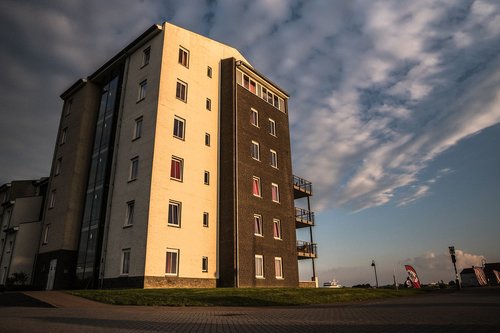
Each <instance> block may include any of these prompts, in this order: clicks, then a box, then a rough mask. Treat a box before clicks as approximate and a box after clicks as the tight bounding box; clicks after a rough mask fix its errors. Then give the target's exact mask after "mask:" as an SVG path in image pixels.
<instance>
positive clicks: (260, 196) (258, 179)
mask: <svg viewBox="0 0 500 333" xmlns="http://www.w3.org/2000/svg"><path fill="white" fill-rule="evenodd" d="M254 181H257V185H258V190H259V193H258V194H255V193H254V192H253V184H254ZM252 194H253V195H254V197H258V198H262V184H261V183H260V178H259V177H257V176H252Z"/></svg>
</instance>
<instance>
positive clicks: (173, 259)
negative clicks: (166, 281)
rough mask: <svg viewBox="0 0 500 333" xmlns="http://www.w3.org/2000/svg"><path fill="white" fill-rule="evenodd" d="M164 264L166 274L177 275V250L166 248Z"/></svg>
mask: <svg viewBox="0 0 500 333" xmlns="http://www.w3.org/2000/svg"><path fill="white" fill-rule="evenodd" d="M165 266H166V267H165V274H166V275H177V271H178V267H179V250H177V249H167V263H166V265H165Z"/></svg>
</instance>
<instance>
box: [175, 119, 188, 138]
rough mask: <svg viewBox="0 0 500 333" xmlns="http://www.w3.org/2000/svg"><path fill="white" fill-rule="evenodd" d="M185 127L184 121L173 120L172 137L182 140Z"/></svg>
mask: <svg viewBox="0 0 500 333" xmlns="http://www.w3.org/2000/svg"><path fill="white" fill-rule="evenodd" d="M185 127H186V121H185V120H184V119H182V118H179V117H175V118H174V137H176V138H178V139H181V140H184V128H185Z"/></svg>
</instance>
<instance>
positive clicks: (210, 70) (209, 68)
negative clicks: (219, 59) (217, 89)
mask: <svg viewBox="0 0 500 333" xmlns="http://www.w3.org/2000/svg"><path fill="white" fill-rule="evenodd" d="M207 76H208V77H210V78H211V77H212V67H210V66H208V67H207Z"/></svg>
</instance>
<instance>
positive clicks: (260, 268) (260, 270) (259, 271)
mask: <svg viewBox="0 0 500 333" xmlns="http://www.w3.org/2000/svg"><path fill="white" fill-rule="evenodd" d="M255 277H256V278H261V279H263V278H264V257H263V256H262V255H260V254H256V255H255Z"/></svg>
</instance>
